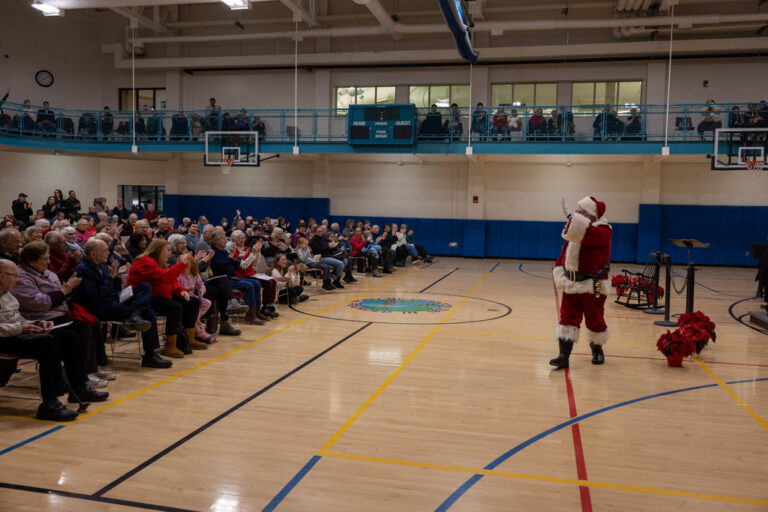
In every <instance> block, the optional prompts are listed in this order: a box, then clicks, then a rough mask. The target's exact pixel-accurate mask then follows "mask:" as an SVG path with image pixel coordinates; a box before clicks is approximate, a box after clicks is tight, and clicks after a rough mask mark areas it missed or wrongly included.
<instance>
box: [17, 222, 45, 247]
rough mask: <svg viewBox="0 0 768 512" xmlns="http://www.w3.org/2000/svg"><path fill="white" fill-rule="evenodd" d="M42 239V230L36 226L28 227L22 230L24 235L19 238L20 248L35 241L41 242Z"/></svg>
mask: <svg viewBox="0 0 768 512" xmlns="http://www.w3.org/2000/svg"><path fill="white" fill-rule="evenodd" d="M42 239H43V230H42V229H40V228H39V227H38V226H29V227H28V228H27V229H25V230H24V235H23V236H22V237H21V245H22V247H23V246H25V245H27V244H28V243H29V242H32V241H35V240H38V241H39V240H42Z"/></svg>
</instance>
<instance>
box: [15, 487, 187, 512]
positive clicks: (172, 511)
mask: <svg viewBox="0 0 768 512" xmlns="http://www.w3.org/2000/svg"><path fill="white" fill-rule="evenodd" d="M0 489H12V490H14V491H25V492H32V493H36V494H45V495H49V496H50V495H52V496H59V497H63V498H73V499H77V500H84V501H92V502H96V503H102V504H104V505H120V506H123V507H133V508H143V509H145V510H159V511H160V512H197V511H195V510H190V509H186V508H178V507H167V506H165V505H153V504H151V503H143V502H140V501H131V500H122V499H118V498H105V497H97V496H91V495H90V494H81V493H79V492H69V491H62V490H59V489H46V488H44V487H34V486H31V485H17V484H9V483H5V482H0Z"/></svg>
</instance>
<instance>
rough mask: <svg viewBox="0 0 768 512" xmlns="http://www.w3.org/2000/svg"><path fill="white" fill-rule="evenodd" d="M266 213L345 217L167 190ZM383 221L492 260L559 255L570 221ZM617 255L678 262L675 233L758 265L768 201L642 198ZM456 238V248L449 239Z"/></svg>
mask: <svg viewBox="0 0 768 512" xmlns="http://www.w3.org/2000/svg"><path fill="white" fill-rule="evenodd" d="M236 208H240V210H241V211H242V212H243V213H244V214H245V215H253V216H255V217H259V218H263V217H266V216H268V215H269V216H276V215H281V214H282V215H285V216H286V217H287V218H288V220H289V221H290V222H291V223H292V225H293V226H295V225H296V222H297V221H298V219H305V220H306V219H309V218H310V217H314V218H315V219H317V221H318V222H319V221H321V220H322V219H325V218H327V219H328V220H329V221H330V222H338V223H339V224H340V225H341V226H342V227H343V226H344V223H345V222H346V220H347V218H348V217H347V216H330V215H329V212H330V200H329V199H327V198H293V197H222V196H185V195H178V194H166V196H165V205H164V210H165V212H166V213H168V214H169V215H172V216H174V217H175V218H177V219H181V218H182V217H185V216H186V217H192V218H196V217H199V216H200V215H206V216H208V218H209V219H210V220H211V221H212V222H216V223H218V222H219V220H220V218H221V217H227V218H228V219H229V220H230V221H231V220H232V217H233V216H234V214H235V209H236ZM353 218H355V219H363V220H370V221H371V223H373V224H379V226H382V225H383V224H384V223H390V224H391V223H393V222H396V223H397V224H402V223H406V224H408V227H409V228H411V229H413V230H414V233H415V241H416V243H419V244H421V245H423V246H424V248H425V249H426V250H427V252H429V253H430V254H436V255H444V256H471V257H488V258H535V259H547V260H554V259H556V258H557V256H558V255H559V254H560V249H561V247H562V244H563V240H562V238H561V237H560V232H561V230H562V229H563V225H564V222H544V221H521V220H473V219H466V220H465V219H432V218H425V219H418V218H413V217H397V216H392V217H366V216H353ZM611 226H612V227H613V243H612V244H611V260H612V261H616V262H637V263H645V262H646V261H647V260H648V254H649V253H651V252H656V251H658V250H662V251H664V252H666V253H669V254H670V255H672V260H673V262H674V263H675V264H682V263H685V262H686V258H687V252H686V250H685V249H680V248H677V247H675V246H673V245H672V243H671V242H669V241H668V240H669V239H670V238H697V239H699V240H701V241H703V242H709V243H710V244H711V246H710V247H709V248H707V249H696V250H694V251H693V252H692V254H691V258H692V259H693V261H695V262H696V263H700V264H704V265H736V266H754V265H755V261H754V260H753V259H752V252H751V251H752V244H753V243H766V241H767V240H766V235H768V206H707V205H658V204H641V205H640V209H639V222H638V223H637V224H632V223H612V224H611ZM452 242H455V243H456V245H455V246H454V247H452V246H451V243H452Z"/></svg>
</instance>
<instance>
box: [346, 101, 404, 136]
mask: <svg viewBox="0 0 768 512" xmlns="http://www.w3.org/2000/svg"><path fill="white" fill-rule="evenodd" d="M347 118H348V123H349V124H348V129H347V142H348V143H349V144H357V145H372V144H376V145H378V144H389V145H411V144H414V143H415V142H416V127H415V124H416V107H415V106H414V105H413V104H404V105H350V106H349V113H348V115H347Z"/></svg>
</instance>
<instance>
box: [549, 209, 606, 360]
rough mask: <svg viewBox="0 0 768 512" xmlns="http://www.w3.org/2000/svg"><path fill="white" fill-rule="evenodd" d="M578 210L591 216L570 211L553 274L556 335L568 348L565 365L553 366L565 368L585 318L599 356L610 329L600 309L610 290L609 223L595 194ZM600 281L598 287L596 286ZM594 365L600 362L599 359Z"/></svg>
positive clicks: (587, 336)
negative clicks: (557, 306) (556, 296)
mask: <svg viewBox="0 0 768 512" xmlns="http://www.w3.org/2000/svg"><path fill="white" fill-rule="evenodd" d="M578 206H579V209H580V210H581V211H584V212H586V213H588V214H589V215H591V216H592V217H594V218H595V219H597V220H595V221H592V220H591V219H590V218H589V217H587V216H585V215H582V214H581V213H578V212H577V213H573V214H571V216H570V218H569V219H568V224H566V226H565V229H564V230H563V233H562V236H563V238H564V239H565V241H566V242H565V244H563V249H562V251H561V253H560V257H559V258H557V262H556V263H555V268H554V269H553V271H552V274H553V276H554V278H555V285H556V286H557V289H558V291H560V292H562V302H561V305H560V321H559V323H558V326H557V330H556V334H557V338H558V340H559V341H560V342H561V357H562V356H563V343H562V342H563V341H565V342H566V345H570V346H567V348H568V350H567V351H566V352H567V353H566V354H565V364H564V365H563V364H555V361H557V360H556V359H555V360H553V363H552V364H553V365H554V366H559V367H563V368H567V360H568V356H569V355H570V348H571V347H572V346H573V343H575V342H577V341H578V340H579V326H580V325H581V320H582V317H584V320H585V322H584V323H585V326H586V329H585V330H586V338H587V341H589V343H590V346H591V347H592V349H593V354H595V352H596V351H598V352H599V353H600V356H601V357H602V345H603V344H604V343H605V342H606V341H608V336H609V335H610V331H609V329H608V326H607V325H606V324H605V320H604V318H603V311H604V306H605V298H606V295H605V294H606V293H608V290H610V281H609V279H608V264H609V262H610V260H611V226H610V225H609V224H608V222H607V220H606V219H605V216H604V214H605V203H603V202H601V201H598V200H596V199H595V198H594V197H585V198H584V199H582V200H581V201H579V203H578ZM597 283H599V290H596V287H595V285H596V284H597ZM593 362H594V363H595V364H602V359H601V360H600V361H599V362H597V360H596V359H593Z"/></svg>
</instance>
